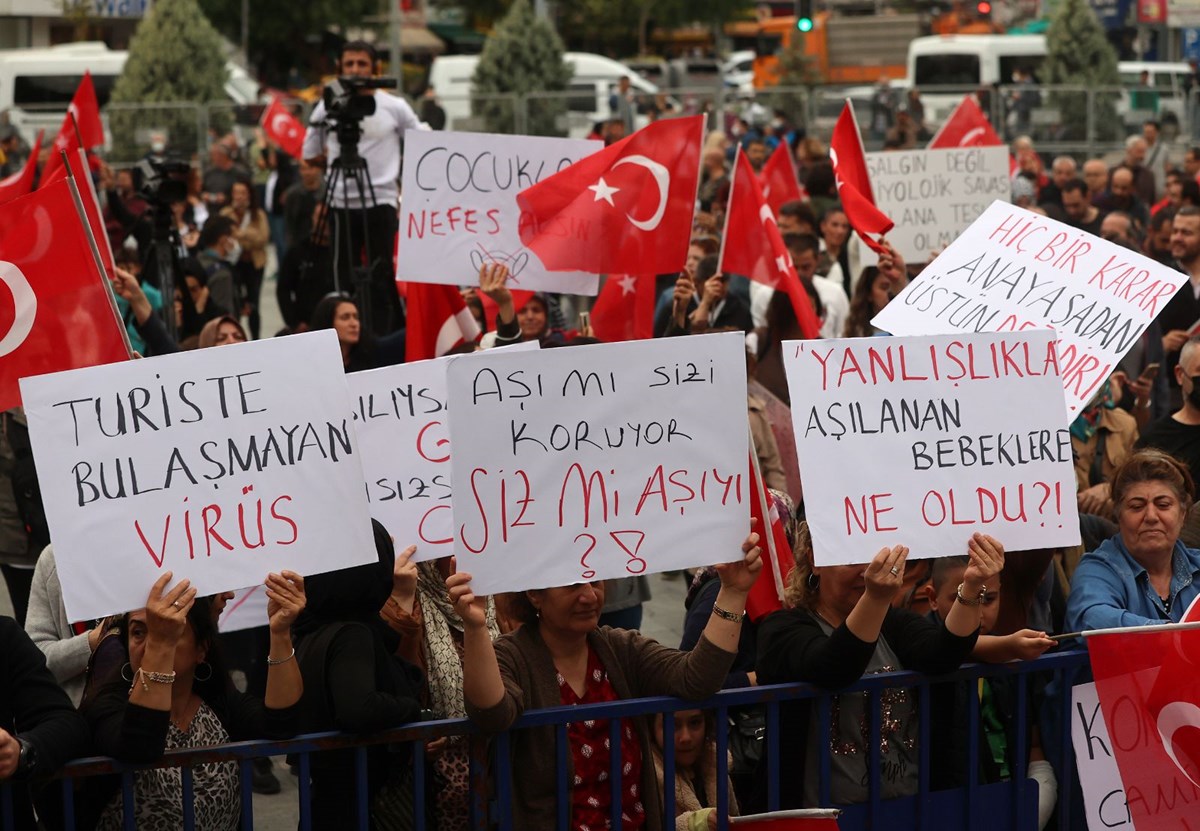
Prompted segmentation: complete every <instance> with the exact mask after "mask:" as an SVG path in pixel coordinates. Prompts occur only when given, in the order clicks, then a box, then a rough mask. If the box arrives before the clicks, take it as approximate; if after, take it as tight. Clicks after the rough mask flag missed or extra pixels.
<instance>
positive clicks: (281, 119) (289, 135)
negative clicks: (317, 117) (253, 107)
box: [262, 98, 304, 159]
mask: <svg viewBox="0 0 1200 831" xmlns="http://www.w3.org/2000/svg"><path fill="white" fill-rule="evenodd" d="M262 128H263V132H264V133H266V134H267V138H269V139H270V140H271V141H273V142H275V143H276V144H278V145H279V147H280V149H281V150H283V152H284V153H287V154H288V155H289V156H291V157H292V158H293V159H299V158H300V157H301V154H302V152H303V151H302V148H303V147H304V125H303V124H301V123H300V119H298V118H296V116H294V115H292V114H291V113H290V112H288V110H287V107H285V106H283V102H282V101H280V100H279V99H278V98H272V99H271V105H270V106H269V107H267V109H266V110H265V111H264V112H263V117H262Z"/></svg>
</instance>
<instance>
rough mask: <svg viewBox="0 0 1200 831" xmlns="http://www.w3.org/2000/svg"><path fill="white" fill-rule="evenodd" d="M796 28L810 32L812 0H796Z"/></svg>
mask: <svg viewBox="0 0 1200 831" xmlns="http://www.w3.org/2000/svg"><path fill="white" fill-rule="evenodd" d="M796 28H797V29H799V30H800V31H801V32H811V31H812V28H813V0H796Z"/></svg>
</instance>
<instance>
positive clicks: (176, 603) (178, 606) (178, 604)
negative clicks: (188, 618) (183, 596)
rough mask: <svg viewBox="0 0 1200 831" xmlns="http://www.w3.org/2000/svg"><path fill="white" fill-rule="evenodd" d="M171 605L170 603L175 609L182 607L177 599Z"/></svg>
mask: <svg viewBox="0 0 1200 831" xmlns="http://www.w3.org/2000/svg"><path fill="white" fill-rule="evenodd" d="M171 605H172V606H174V607H175V608H176V609H182V608H183V606H182V605H180V603H179V601H178V600H176V601H175V602H174V603H172V604H171Z"/></svg>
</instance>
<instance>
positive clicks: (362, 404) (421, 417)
mask: <svg viewBox="0 0 1200 831" xmlns="http://www.w3.org/2000/svg"><path fill="white" fill-rule="evenodd" d="M497 348H498V349H500V350H503V351H508V352H528V351H531V350H532V351H536V350H537V348H538V342H537V341H526V342H524V343H518V344H513V345H512V346H502V347H497ZM483 354H485V353H483V352H477V353H474V354H471V355H455V356H450V357H446V358H437V359H435V360H432V361H415V362H413V363H411V364H399V365H397V366H389V367H383V368H382V369H371V370H367V371H365V372H352V373H351V374H349V375H347V376H346V380H347V381H348V382H349V384H350V396H351V400H352V401H353V402H354V421H355V428H356V430H357V431H358V440H359V443H360V444H361V446H362V454H363V474H364V476H365V481H366V487H367V501H368V502H369V503H370V504H371V514H372V516H374V517H375V519H377V520H379V521H380V522H381V523H383V526H384V527H385V528H387V529H388V532H389V533H390V534H391V535H392V536H393V537H395V538H396V548H397V550H403V549H405V548H407V547H408V546H409V545H416V546H417V553H416V554H415V555H414V556H413V562H421V561H422V560H434V559H437V558H438V557H446V556H449V555H450V554H453V553H454V551H453V548H454V546H453V543H454V514H453V511H452V509H451V507H450V488H451V479H450V424H449V421H448V416H447V409H448V408H447V406H446V404H447V397H448V394H447V390H446V369H447V367H448V366H449V365H450V362H451V361H456V360H463V359H465V360H473V359H474V358H475V357H476V356H478V355H483Z"/></svg>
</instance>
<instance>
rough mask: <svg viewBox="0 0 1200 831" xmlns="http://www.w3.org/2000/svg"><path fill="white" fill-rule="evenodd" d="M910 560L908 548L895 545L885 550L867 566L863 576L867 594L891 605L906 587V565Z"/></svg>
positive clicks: (873, 598)
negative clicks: (902, 588) (898, 593)
mask: <svg viewBox="0 0 1200 831" xmlns="http://www.w3.org/2000/svg"><path fill="white" fill-rule="evenodd" d="M906 560H908V546H907V545H894V546H892V547H891V548H884V549H882V550H881V551H880V552H879V553H878V554H876V555H875V559H873V560H871V562H870V563H868V564H867V570H866V572H865V573H864V575H863V579H864V580H865V581H866V584H867V587H866V594H867V596H868V597H870V598H871V599H872V600H876V601H878V602H880V603H885V604H887V605H889V606H890V605H891V603H892V600H893V599H894V598H895V597H896V592H898V591H900V587H901V586H903V585H904V563H905V561H906Z"/></svg>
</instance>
